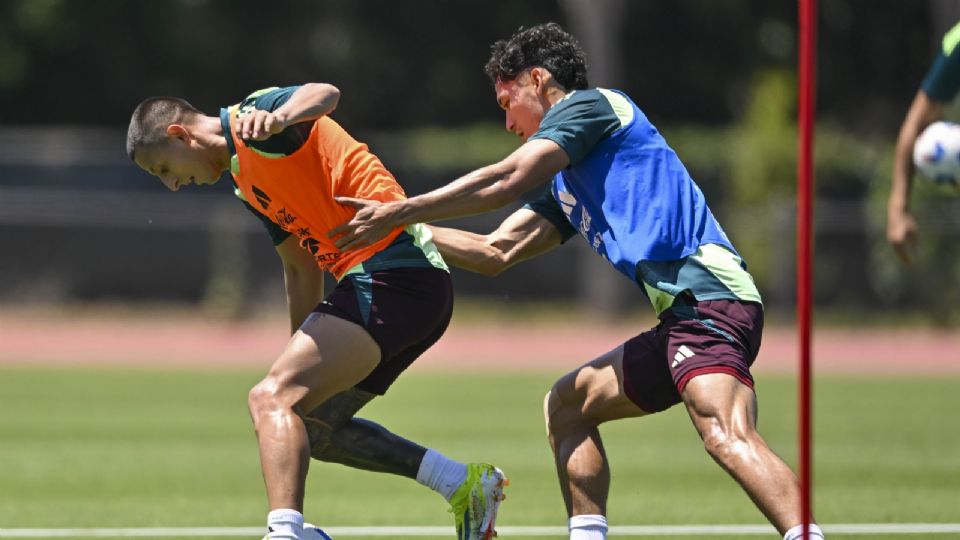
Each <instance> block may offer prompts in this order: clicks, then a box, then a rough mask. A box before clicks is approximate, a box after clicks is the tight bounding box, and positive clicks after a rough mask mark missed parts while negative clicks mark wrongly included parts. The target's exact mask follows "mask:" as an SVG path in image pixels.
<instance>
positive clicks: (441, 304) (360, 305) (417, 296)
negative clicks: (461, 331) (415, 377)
mask: <svg viewBox="0 0 960 540" xmlns="http://www.w3.org/2000/svg"><path fill="white" fill-rule="evenodd" d="M313 311H314V313H327V314H330V315H333V316H335V317H339V318H341V319H345V320H347V321H350V322H353V323H356V324H359V325H360V326H362V327H364V328H366V330H367V332H369V333H370V336H371V337H373V340H374V341H376V342H377V345H379V346H380V363H379V364H378V365H377V367H376V368H374V370H373V371H372V372H370V374H369V375H367V377H366V378H365V379H363V380H362V381H360V382H359V383H358V384H357V385H356V387H357V388H359V389H361V390H365V391H367V392H371V393H374V394H378V395H383V394H384V393H386V391H387V388H389V387H390V385H391V384H393V381H395V380H397V377H399V376H400V374H401V373H403V371H404V370H405V369H407V368H408V367H409V366H410V364H412V363H413V361H414V360H416V359H417V357H419V356H420V355H421V354H423V353H424V352H425V351H426V350H427V349H429V348H430V347H431V346H432V345H433V344H434V343H436V342H437V340H438V339H440V336H442V335H443V333H444V332H445V331H446V329H447V325H448V324H449V323H450V317H451V315H452V314H453V288H452V286H451V282H450V274H449V272H447V271H445V270H441V269H439V268H433V267H423V268H420V267H417V268H412V267H411V268H390V269H386V270H378V271H375V272H371V273H368V274H367V273H361V274H350V275H348V276H345V277H344V278H343V279H342V280H340V283H338V284H337V286H336V288H335V289H334V290H333V291H332V292H331V293H330V294H329V295H328V296H327V297H326V299H324V301H323V302H321V303H320V304H319V305H318V306H317V307H316V308H314V309H313Z"/></svg>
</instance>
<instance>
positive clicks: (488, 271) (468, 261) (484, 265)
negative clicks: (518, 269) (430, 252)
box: [430, 226, 507, 276]
mask: <svg viewBox="0 0 960 540" xmlns="http://www.w3.org/2000/svg"><path fill="white" fill-rule="evenodd" d="M430 230H431V231H432V232H433V243H434V244H435V245H436V246H437V249H439V250H440V254H441V255H443V259H444V260H445V261H447V262H448V263H449V264H452V265H453V266H456V267H457V268H462V269H464V270H469V271H471V272H476V273H478V274H483V275H486V276H495V275H497V274H499V273H500V272H502V271H503V270H504V269H505V268H506V266H507V265H506V261H505V260H504V254H503V252H501V251H500V250H498V249H496V248H495V246H493V245H491V244H490V242H488V237H487V236H484V235H481V234H476V233H472V232H467V231H461V230H459V229H449V228H446V227H437V226H431V227H430Z"/></svg>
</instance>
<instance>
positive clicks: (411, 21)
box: [0, 0, 960, 320]
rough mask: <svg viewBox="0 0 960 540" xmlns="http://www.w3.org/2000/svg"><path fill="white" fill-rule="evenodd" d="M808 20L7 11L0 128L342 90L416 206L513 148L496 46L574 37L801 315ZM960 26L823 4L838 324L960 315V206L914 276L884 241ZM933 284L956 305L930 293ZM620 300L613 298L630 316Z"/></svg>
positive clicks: (105, 122)
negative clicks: (894, 194) (910, 154)
mask: <svg viewBox="0 0 960 540" xmlns="http://www.w3.org/2000/svg"><path fill="white" fill-rule="evenodd" d="M796 11H797V6H796V2H795V1H794V0H775V1H772V0H642V1H641V0H633V1H630V0H524V1H515V0H455V1H454V0H407V1H397V0H315V1H308V0H274V1H272V2H269V3H268V2H263V1H257V2H254V1H251V0H230V1H227V0H142V1H137V2H130V1H125V0H0V98H2V99H3V102H4V103H5V104H6V106H5V107H4V108H3V109H2V110H0V126H38V125H39V126H43V125H47V126H53V125H65V124H66V125H87V126H107V127H111V128H117V129H123V128H125V126H126V123H127V120H128V118H129V114H130V112H131V111H132V109H133V107H134V106H135V105H136V104H137V103H138V102H139V101H140V100H141V99H143V98H144V97H147V96H150V95H160V94H167V95H177V96H181V97H185V98H187V99H188V100H189V101H191V102H192V103H193V104H194V105H195V106H197V107H198V108H200V109H202V110H205V111H208V112H211V113H214V112H216V110H217V109H218V108H219V107H220V106H223V105H227V104H230V103H233V102H236V101H238V100H239V99H241V98H242V97H244V96H245V95H246V94H247V93H249V92H251V91H253V90H255V89H258V88H262V87H265V86H272V85H288V84H297V83H301V82H306V81H326V82H331V83H334V84H336V85H337V86H339V87H340V89H341V90H342V91H343V98H342V100H341V104H340V107H339V108H338V110H337V111H336V113H335V114H336V118H337V120H338V121H340V122H341V123H343V124H344V125H345V126H346V127H347V129H348V130H350V131H352V132H354V133H356V134H358V135H360V137H361V138H363V139H365V140H369V141H371V144H372V146H373V147H374V149H375V150H376V151H377V152H378V153H380V154H381V156H382V157H384V161H386V162H387V163H388V165H389V166H390V167H391V168H394V169H395V171H396V170H400V171H402V172H403V173H404V174H402V175H398V176H401V178H404V179H405V180H404V183H405V184H406V186H407V188H408V191H409V192H411V193H419V192H421V191H424V190H426V189H430V188H432V187H436V185H439V184H440V183H443V182H445V181H449V180H450V179H452V178H453V177H454V176H455V175H457V174H459V173H462V172H465V171H466V170H468V169H469V168H471V167H474V166H478V165H482V164H485V163H487V162H490V161H492V160H495V159H498V158H500V157H502V156H503V155H505V154H506V153H507V152H509V151H510V150H511V149H512V148H514V147H515V145H516V141H515V140H514V139H513V138H512V137H510V136H508V135H506V134H505V133H504V132H503V129H502V115H501V113H500V111H499V109H498V108H497V106H496V103H495V101H494V98H493V94H492V92H491V84H490V82H489V81H488V80H487V79H486V77H485V75H484V74H483V73H482V66H483V64H484V63H485V61H486V60H487V57H488V53H489V47H490V45H491V43H492V42H493V41H495V40H497V39H503V38H507V37H509V36H510V34H511V33H513V32H514V31H515V30H516V29H517V28H519V27H521V26H531V25H534V24H538V23H541V22H546V21H556V22H559V23H561V24H562V25H564V26H565V27H566V28H567V29H568V30H570V31H572V32H573V33H574V34H575V35H577V36H578V37H579V38H580V40H581V42H582V43H583V45H584V47H585V48H586V50H587V56H588V62H589V65H590V68H591V82H592V83H593V84H596V85H601V86H610V87H617V88H620V89H622V90H624V91H626V92H627V93H628V94H629V95H631V96H632V97H633V98H634V100H635V101H636V102H637V103H638V105H639V106H640V107H641V108H643V109H644V110H645V112H646V113H647V114H648V116H650V118H651V120H652V121H653V122H654V123H655V124H656V125H658V126H659V127H660V129H661V131H663V132H664V134H665V135H666V136H667V140H668V141H670V142H671V144H672V145H673V146H674V147H675V148H676V149H677V151H678V153H679V154H680V156H681V158H682V159H683V160H684V161H685V163H686V164H687V165H688V167H689V168H690V169H691V171H692V172H693V174H694V177H695V178H696V179H697V180H698V182H699V183H700V184H701V187H703V189H704V191H705V192H706V193H707V195H708V199H709V200H710V201H711V206H713V207H714V208H715V210H716V211H717V213H718V214H719V215H720V218H721V222H723V223H725V224H727V228H728V229H732V230H733V231H735V232H733V233H732V236H733V237H734V241H735V243H737V245H738V246H739V247H740V250H741V251H742V252H744V253H745V254H746V258H747V259H748V261H749V262H750V264H751V270H753V272H754V274H755V276H756V277H757V279H758V281H759V283H760V285H761V289H762V290H764V292H765V293H767V292H770V295H769V296H771V297H773V298H775V299H776V300H778V301H781V302H783V303H789V302H791V301H792V299H791V294H792V286H793V283H792V280H793V277H792V276H793V275H792V268H793V267H792V264H793V262H792V259H791V258H790V257H792V255H791V253H792V249H791V246H792V241H793V236H792V235H793V234H794V230H793V228H792V227H793V225H792V219H793V217H792V216H793V214H792V212H793V193H794V181H795V180H794V179H795V172H794V171H795V154H796V138H795V116H796V113H795V101H796V98H795V75H794V74H795V65H796V61H795V56H796V40H797V36H796ZM958 18H960V9H958V2H957V1H956V0H927V1H924V2H920V1H899V2H876V1H875V0H821V2H820V33H819V73H818V92H819V95H818V118H819V122H820V124H819V130H818V133H817V151H816V156H817V182H818V184H817V190H818V197H819V201H818V227H820V228H822V229H823V230H824V231H829V232H830V235H829V236H823V237H822V238H821V237H820V236H818V258H817V265H818V266H817V269H816V271H817V288H818V294H819V295H820V297H819V298H818V301H819V302H820V303H821V304H827V305H829V304H837V305H840V306H851V305H861V306H866V309H872V308H871V306H876V305H888V306H909V307H913V308H917V309H921V310H927V309H929V308H930V306H934V311H935V313H936V314H937V315H936V318H937V319H938V320H950V318H951V317H956V316H957V311H958V310H957V308H956V306H958V305H960V297H958V295H960V292H957V291H958V290H960V287H957V286H956V284H957V283H960V251H958V248H957V246H958V244H960V243H958V240H960V234H958V230H960V225H958V220H960V218H955V217H953V216H955V215H956V214H958V212H955V211H954V209H956V205H955V201H950V200H945V199H943V198H941V197H938V196H937V194H935V193H933V192H932V190H929V189H927V188H926V187H925V186H919V189H918V191H919V193H918V194H917V199H918V202H917V205H918V213H920V212H923V208H926V207H929V208H930V210H929V213H928V214H927V215H931V216H934V217H933V218H930V222H931V223H933V224H934V225H935V226H936V227H933V228H930V227H927V228H926V229H925V230H924V231H922V234H924V242H925V244H926V245H925V253H924V254H923V259H922V260H921V262H920V265H919V266H918V268H915V269H913V270H911V271H910V272H907V271H906V270H905V269H903V268H901V267H900V266H899V264H898V263H897V261H896V260H895V258H894V257H893V254H892V251H890V250H889V249H888V248H887V246H886V245H885V242H884V239H883V235H882V225H883V220H884V218H885V216H884V214H883V211H884V200H885V197H886V193H887V189H888V183H889V170H890V160H891V156H892V146H893V142H894V139H895V137H896V132H897V128H898V126H899V123H900V121H901V120H902V117H903V115H904V113H905V111H906V108H907V106H908V104H909V102H910V100H911V99H912V97H913V95H914V93H915V92H916V90H917V88H918V86H919V83H920V80H921V79H922V77H923V75H924V74H925V72H926V70H927V68H928V67H929V64H930V61H931V60H932V58H933V55H934V53H935V51H936V48H937V46H938V44H939V41H940V38H941V36H942V35H943V33H944V32H945V31H946V30H947V29H948V28H949V27H950V26H952V25H953V24H954V23H955V22H956V20H957V19H958ZM957 117H958V118H960V115H957ZM121 148H122V147H121V146H120V145H119V144H118V145H117V152H122V149H121ZM0 170H2V169H0ZM408 178H409V179H411V180H406V179H408ZM3 181H4V179H2V178H0V184H2V183H3ZM221 184H222V183H221ZM949 205H953V206H949ZM923 219H924V218H923V217H922V216H921V220H923ZM924 225H925V224H924V223H921V227H924ZM605 275H610V276H614V274H613V273H612V272H606V273H605ZM613 279H617V278H615V277H614V278H613ZM931 280H936V281H939V282H947V283H952V284H953V287H950V288H948V289H949V290H948V291H947V292H945V293H943V294H932V295H931V294H928V293H924V291H925V290H927V289H929V282H930V281H931ZM950 280H952V281H950ZM628 285H629V284H627V286H628ZM621 286H623V285H621ZM616 287H617V286H613V288H609V287H608V289H607V291H606V293H604V292H602V291H601V292H599V293H596V294H601V295H602V294H606V298H607V300H608V301H610V302H616V299H617V298H619V297H621V295H618V294H617V289H616ZM951 291H952V292H951ZM842 309H846V308H842Z"/></svg>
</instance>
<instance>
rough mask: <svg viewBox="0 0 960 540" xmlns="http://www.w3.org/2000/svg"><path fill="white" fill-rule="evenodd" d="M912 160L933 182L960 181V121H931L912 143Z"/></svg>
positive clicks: (950, 184)
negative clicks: (958, 122)
mask: <svg viewBox="0 0 960 540" xmlns="http://www.w3.org/2000/svg"><path fill="white" fill-rule="evenodd" d="M913 164H914V165H916V166H917V170H918V171H919V172H920V174H921V175H923V176H924V177H926V178H927V179H928V180H930V181H932V182H933V183H934V184H937V185H942V186H952V187H957V186H958V185H960V124H955V123H953V122H934V123H932V124H930V125H929V126H928V127H927V129H925V130H923V133H921V134H920V136H919V137H917V142H916V143H915V144H914V145H913Z"/></svg>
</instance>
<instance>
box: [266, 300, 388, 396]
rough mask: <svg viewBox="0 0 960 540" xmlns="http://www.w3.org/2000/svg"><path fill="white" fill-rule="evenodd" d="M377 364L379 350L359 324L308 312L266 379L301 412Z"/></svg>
mask: <svg viewBox="0 0 960 540" xmlns="http://www.w3.org/2000/svg"><path fill="white" fill-rule="evenodd" d="M379 361H380V348H379V347H378V346H377V343H376V342H375V341H374V340H373V338H372V337H370V334H369V333H368V332H367V331H366V330H365V329H364V328H363V327H361V326H360V325H358V324H356V323H353V322H350V321H347V320H345V319H342V318H339V317H336V316H334V315H330V314H327V313H311V314H310V316H309V317H307V320H306V321H304V323H303V324H302V325H301V326H300V328H299V329H298V330H297V332H296V333H294V335H293V337H291V338H290V341H289V342H288V343H287V347H286V349H285V350H284V351H283V354H281V355H280V358H278V359H277V361H276V362H274V364H273V366H272V367H271V368H270V374H269V375H268V379H270V380H273V381H275V383H276V384H277V385H278V389H279V390H280V391H284V392H288V393H289V395H288V396H287V397H288V399H289V400H291V401H294V402H295V403H296V404H297V405H298V406H299V408H300V410H302V411H310V410H312V409H313V408H315V407H316V406H317V405H319V404H320V403H323V402H324V401H327V400H328V399H330V398H331V397H332V396H334V395H335V394H338V393H340V392H342V391H344V390H346V389H348V388H352V387H353V386H355V385H356V384H357V383H358V382H360V381H361V380H363V379H364V377H366V376H367V375H368V374H369V373H370V372H371V371H373V369H374V368H375V367H376V366H377V364H378V363H379Z"/></svg>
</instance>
